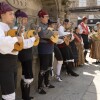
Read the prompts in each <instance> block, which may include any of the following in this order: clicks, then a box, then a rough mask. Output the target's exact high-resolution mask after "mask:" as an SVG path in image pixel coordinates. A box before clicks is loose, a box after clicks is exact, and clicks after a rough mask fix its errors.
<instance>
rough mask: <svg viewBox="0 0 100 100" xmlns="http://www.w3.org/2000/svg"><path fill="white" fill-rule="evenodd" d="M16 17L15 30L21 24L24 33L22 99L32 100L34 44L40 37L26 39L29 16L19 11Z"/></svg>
mask: <svg viewBox="0 0 100 100" xmlns="http://www.w3.org/2000/svg"><path fill="white" fill-rule="evenodd" d="M15 17H16V25H15V26H14V29H18V28H19V26H20V24H21V27H23V30H24V32H23V33H22V37H23V43H24V46H23V50H21V51H20V52H19V54H18V59H19V61H20V62H21V66H22V78H21V82H20V86H21V92H22V99H23V100H31V99H33V97H30V86H31V83H32V82H33V80H34V78H33V71H32V62H33V52H32V48H33V44H34V42H35V40H36V39H37V38H38V35H35V36H34V37H31V38H29V39H27V38H25V37H24V34H26V33H25V32H26V26H27V24H28V15H27V14H26V13H25V12H23V11H21V10H17V11H16V12H15Z"/></svg>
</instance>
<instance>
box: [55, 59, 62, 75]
mask: <svg viewBox="0 0 100 100" xmlns="http://www.w3.org/2000/svg"><path fill="white" fill-rule="evenodd" d="M62 64H63V61H58V63H57V71H56V74H57V76H59V75H60V72H61V67H62Z"/></svg>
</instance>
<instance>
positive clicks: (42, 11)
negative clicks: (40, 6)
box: [38, 10, 48, 17]
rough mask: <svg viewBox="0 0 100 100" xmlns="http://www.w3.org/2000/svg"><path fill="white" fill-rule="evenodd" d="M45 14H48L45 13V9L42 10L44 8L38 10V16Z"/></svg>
mask: <svg viewBox="0 0 100 100" xmlns="http://www.w3.org/2000/svg"><path fill="white" fill-rule="evenodd" d="M45 15H48V13H47V12H46V11H44V10H40V11H39V12H38V16H39V17H44V16H45Z"/></svg>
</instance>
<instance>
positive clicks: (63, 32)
mask: <svg viewBox="0 0 100 100" xmlns="http://www.w3.org/2000/svg"><path fill="white" fill-rule="evenodd" d="M58 33H59V37H60V36H65V35H67V34H70V32H65V28H64V27H63V26H60V27H59V28H58ZM63 42H64V40H63V39H59V40H58V43H57V44H62V43H63Z"/></svg>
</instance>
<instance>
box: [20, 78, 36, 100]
mask: <svg viewBox="0 0 100 100" xmlns="http://www.w3.org/2000/svg"><path fill="white" fill-rule="evenodd" d="M20 85H21V92H22V99H23V100H31V99H33V98H34V97H30V96H29V95H30V85H28V84H25V82H24V81H23V80H21V84H20Z"/></svg>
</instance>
